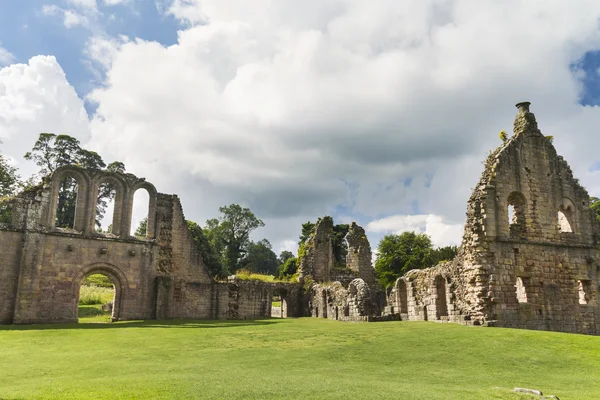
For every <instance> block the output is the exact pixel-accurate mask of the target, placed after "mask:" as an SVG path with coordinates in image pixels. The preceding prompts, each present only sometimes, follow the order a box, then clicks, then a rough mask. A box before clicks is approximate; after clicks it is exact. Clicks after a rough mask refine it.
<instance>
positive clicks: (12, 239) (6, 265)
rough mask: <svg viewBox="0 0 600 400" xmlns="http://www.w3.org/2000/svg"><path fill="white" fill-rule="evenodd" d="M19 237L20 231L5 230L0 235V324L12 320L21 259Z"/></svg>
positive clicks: (20, 236)
mask: <svg viewBox="0 0 600 400" xmlns="http://www.w3.org/2000/svg"><path fill="white" fill-rule="evenodd" d="M21 238H22V235H21V233H20V232H11V231H6V232H3V234H2V235H0V324H7V323H10V321H11V320H12V313H13V308H14V304H15V300H16V297H17V281H18V279H19V264H20V261H21V260H20V258H21V252H20V251H19V250H20V248H21ZM13 249H14V250H13Z"/></svg>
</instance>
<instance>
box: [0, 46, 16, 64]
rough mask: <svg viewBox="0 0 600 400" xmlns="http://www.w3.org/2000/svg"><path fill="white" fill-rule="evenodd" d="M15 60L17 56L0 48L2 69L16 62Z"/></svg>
mask: <svg viewBox="0 0 600 400" xmlns="http://www.w3.org/2000/svg"><path fill="white" fill-rule="evenodd" d="M0 44H1V43H0ZM14 60H15V56H14V55H13V54H12V53H11V52H9V51H8V50H6V49H5V48H4V47H2V46H0V67H2V66H4V65H8V64H10V63H12V62H14Z"/></svg>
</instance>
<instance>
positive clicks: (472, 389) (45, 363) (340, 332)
mask: <svg viewBox="0 0 600 400" xmlns="http://www.w3.org/2000/svg"><path fill="white" fill-rule="evenodd" d="M0 346H1V349H2V350H1V351H0V399H34V398H39V399H41V398H45V399H46V398H61V399H70V398H77V399H159V398H164V399H167V398H168V399H172V398H176V399H187V398H212V399H215V398H221V399H248V398H253V399H274V398H293V399H314V398H327V399H382V398H390V399H428V400H429V399H526V398H529V397H523V396H519V395H516V394H512V393H511V390H512V388H514V387H526V388H533V389H540V390H542V391H543V392H544V393H545V394H554V395H557V396H559V397H560V398H561V399H562V400H568V399H600V337H593V336H583V335H572V334H561V333H551V332H535V331H526V330H511V329H500V328H478V327H464V326H460V325H454V324H437V323H433V322H383V323H363V324H355V323H341V322H335V321H327V320H323V319H311V318H301V319H270V320H260V321H172V322H165V323H162V322H156V321H148V322H122V323H116V324H79V325H55V326H48V325H46V326H40V325H37V326H7V327H6V326H5V327H2V328H0Z"/></svg>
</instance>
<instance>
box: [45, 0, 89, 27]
mask: <svg viewBox="0 0 600 400" xmlns="http://www.w3.org/2000/svg"><path fill="white" fill-rule="evenodd" d="M42 14H44V15H47V16H56V15H58V16H61V17H62V19H63V24H64V26H65V27H66V28H72V27H74V26H79V25H84V26H88V25H89V23H90V20H89V18H88V16H86V15H84V14H81V13H79V12H77V11H75V10H72V9H63V8H60V7H58V6H57V5H54V4H52V5H47V4H45V5H44V6H43V7H42Z"/></svg>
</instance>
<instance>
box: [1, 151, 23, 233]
mask: <svg viewBox="0 0 600 400" xmlns="http://www.w3.org/2000/svg"><path fill="white" fill-rule="evenodd" d="M0 143H1V142H0ZM18 186H19V176H18V175H17V169H16V168H15V167H13V166H12V165H10V164H9V162H8V159H7V158H6V157H4V156H3V155H2V154H0V223H10V220H11V218H12V211H11V206H10V204H9V203H6V202H3V201H2V199H3V198H6V197H9V196H12V195H14V194H15V192H16V190H17V188H18Z"/></svg>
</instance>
